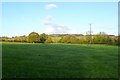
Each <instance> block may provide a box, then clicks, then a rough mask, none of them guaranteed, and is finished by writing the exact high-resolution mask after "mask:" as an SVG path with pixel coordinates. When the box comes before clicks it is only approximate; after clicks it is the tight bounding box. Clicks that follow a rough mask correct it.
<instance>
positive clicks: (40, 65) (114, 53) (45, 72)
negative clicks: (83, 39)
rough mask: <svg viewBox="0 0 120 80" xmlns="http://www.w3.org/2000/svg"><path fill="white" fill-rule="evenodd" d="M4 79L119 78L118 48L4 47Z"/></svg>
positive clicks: (83, 46)
mask: <svg viewBox="0 0 120 80" xmlns="http://www.w3.org/2000/svg"><path fill="white" fill-rule="evenodd" d="M2 59H3V64H2V68H3V74H2V75H3V78H117V77H118V47H117V46H108V45H91V46H86V45H78V44H76V45H73V44H20V43H19V44H18V43H3V44H2Z"/></svg>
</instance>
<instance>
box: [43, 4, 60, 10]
mask: <svg viewBox="0 0 120 80" xmlns="http://www.w3.org/2000/svg"><path fill="white" fill-rule="evenodd" d="M54 8H58V6H57V5H56V4H48V5H46V7H45V9H46V10H49V9H54Z"/></svg>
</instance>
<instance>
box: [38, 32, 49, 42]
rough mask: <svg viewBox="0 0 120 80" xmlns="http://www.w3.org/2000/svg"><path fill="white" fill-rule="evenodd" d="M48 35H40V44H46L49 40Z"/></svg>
mask: <svg viewBox="0 0 120 80" xmlns="http://www.w3.org/2000/svg"><path fill="white" fill-rule="evenodd" d="M47 37H48V35H47V34H45V33H42V34H40V42H41V43H44V42H45V41H46V39H47Z"/></svg>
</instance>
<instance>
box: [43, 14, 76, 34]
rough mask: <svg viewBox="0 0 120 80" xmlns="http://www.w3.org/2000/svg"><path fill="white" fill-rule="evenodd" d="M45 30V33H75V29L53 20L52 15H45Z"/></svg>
mask: <svg viewBox="0 0 120 80" xmlns="http://www.w3.org/2000/svg"><path fill="white" fill-rule="evenodd" d="M44 26H45V30H44V33H47V34H51V33H54V34H67V33H71V34H72V33H76V32H77V30H75V29H74V30H73V29H70V28H69V26H67V25H65V24H56V23H54V22H53V16H50V15H49V16H46V17H45V21H44Z"/></svg>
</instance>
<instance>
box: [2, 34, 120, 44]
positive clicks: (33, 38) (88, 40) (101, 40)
mask: <svg viewBox="0 0 120 80" xmlns="http://www.w3.org/2000/svg"><path fill="white" fill-rule="evenodd" d="M118 38H120V37H119V36H114V35H107V34H106V33H104V32H100V33H98V34H96V35H89V34H86V35H79V34H51V35H48V34H45V33H42V34H40V35H39V34H38V33H36V32H31V33H30V34H29V35H28V36H25V35H24V36H16V37H12V38H9V37H0V41H3V42H4V41H5V42H27V43H71V44H109V45H119V39H118Z"/></svg>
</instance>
